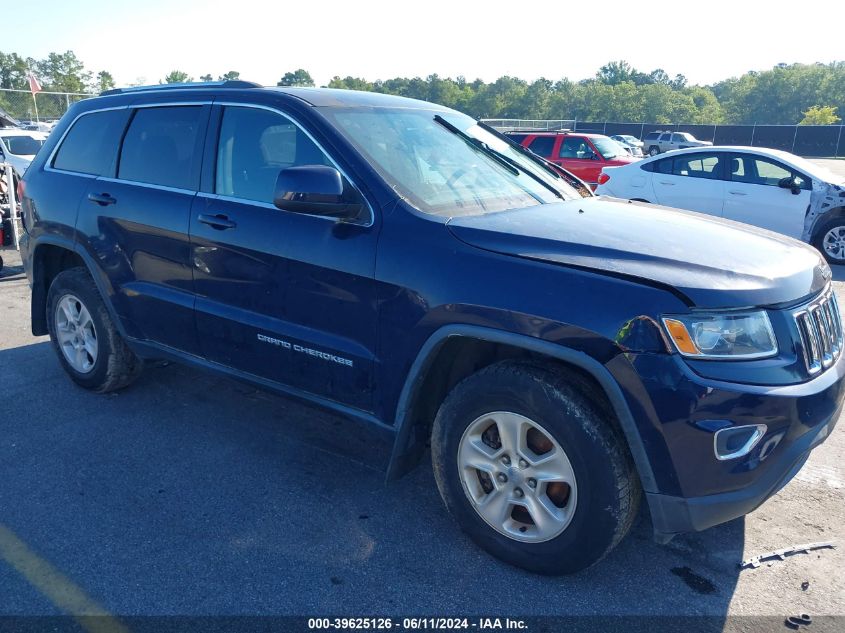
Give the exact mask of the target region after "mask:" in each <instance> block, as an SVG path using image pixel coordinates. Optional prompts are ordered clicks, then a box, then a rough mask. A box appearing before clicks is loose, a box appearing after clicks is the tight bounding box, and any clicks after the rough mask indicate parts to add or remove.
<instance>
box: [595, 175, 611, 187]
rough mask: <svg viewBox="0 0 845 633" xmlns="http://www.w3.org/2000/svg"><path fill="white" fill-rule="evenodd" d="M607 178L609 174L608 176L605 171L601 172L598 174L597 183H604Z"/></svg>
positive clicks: (608, 178)
mask: <svg viewBox="0 0 845 633" xmlns="http://www.w3.org/2000/svg"><path fill="white" fill-rule="evenodd" d="M608 180H610V176H608V175H607V174H606V173H604V172H602V173H600V174H599V179H598V183H599V184H600V185H603V184H604V183H606V182H607V181H608Z"/></svg>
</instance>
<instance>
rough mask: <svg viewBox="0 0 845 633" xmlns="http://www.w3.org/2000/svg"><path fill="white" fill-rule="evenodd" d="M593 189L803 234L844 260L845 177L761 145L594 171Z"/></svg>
mask: <svg viewBox="0 0 845 633" xmlns="http://www.w3.org/2000/svg"><path fill="white" fill-rule="evenodd" d="M599 183H600V184H599V186H598V189H597V193H599V194H601V195H609V196H614V197H617V198H628V199H632V200H639V201H643V202H655V203H658V204H662V205H666V206H669V207H677V208H679V209H689V210H690V211H699V212H701V213H707V214H710V215H715V216H718V217H721V218H726V219H729V220H736V221H737V222H745V223H746V224H753V225H754V226H759V227H762V228H764V229H769V230H770V231H775V232H777V233H783V234H784V235H788V236H790V237H794V238H796V239H799V240H803V241H804V242H807V243H809V244H812V245H813V246H815V247H816V248H817V249H818V250H820V251H821V252H822V253H823V254H824V256H825V257H826V258H827V260H828V261H829V262H831V263H834V264H845V178H843V177H842V176H837V175H835V174H833V173H832V172H831V171H829V170H827V169H824V168H822V167H819V166H818V165H815V164H814V163H811V162H810V161H808V160H806V159H804V158H801V157H800V156H796V155H795V154H790V153H788V152H782V151H779V150H774V149H765V148H761V147H711V148H707V150H705V151H702V150H699V149H686V150H680V151H677V152H672V153H671V154H668V155H666V156H665V157H663V156H660V157H658V158H648V159H645V160H643V161H642V162H641V163H638V164H637V165H635V166H633V168H628V167H623V168H611V169H607V170H605V171H604V172H603V173H602V175H600V176H599Z"/></svg>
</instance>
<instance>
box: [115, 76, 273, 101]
mask: <svg viewBox="0 0 845 633" xmlns="http://www.w3.org/2000/svg"><path fill="white" fill-rule="evenodd" d="M263 87H264V86H262V85H261V84H257V83H255V82H254V81H243V80H241V79H228V80H226V81H192V82H188V83H175V84H154V85H152V86H130V87H128V88H112V89H111V90H104V91H103V92H101V93H100V96H101V97H102V96H104V95H120V94H126V93H131V92H145V91H147V90H181V89H186V88H228V89H238V88H241V89H242V88H263Z"/></svg>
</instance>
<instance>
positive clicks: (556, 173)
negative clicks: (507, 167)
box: [476, 121, 563, 180]
mask: <svg viewBox="0 0 845 633" xmlns="http://www.w3.org/2000/svg"><path fill="white" fill-rule="evenodd" d="M476 124H477V125H478V127H480V128H481V129H482V130H484V131H485V132H489V133H490V134H492V135H493V136H495V137H496V138H498V139H499V140H501V141H504V142H506V143H508V144H509V145H510V146H511V147H513V148H514V149H515V150H516V151H518V152H519V153H520V154H524V155H525V156H527V157H528V158H530V159H531V160H533V161H534V162H535V163H537V164H538V165H540V167H542V168H543V169H545V170H546V171H547V172H549V173H550V174H551V175H552V176H554V177H555V178H557V179H558V180H560V179H561V178H563V176H561V174H560V172H559V171H558V170H557V169H555V164H554V163H550V162H549V161H547V160H546V159H545V158H543V157H542V156H540V155H539V154H535V153H534V152H532V151H531V150H530V149H528V148H527V147H523V146H522V145H520V144H519V143H516V142H515V141H513V140H512V139H510V138H508V137H507V136H506V135H504V134H502V133H501V132H500V131H499V130H497V129H496V128H494V127H492V126H490V125H487V124H486V123H485V122H484V121H476Z"/></svg>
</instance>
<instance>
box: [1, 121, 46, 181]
mask: <svg viewBox="0 0 845 633" xmlns="http://www.w3.org/2000/svg"><path fill="white" fill-rule="evenodd" d="M46 140H47V135H46V134H44V133H43V132H30V131H28V130H19V129H16V128H0V163H11V165H12V167H13V168H14V170H15V172H16V173H17V174H18V176H22V175H23V173H24V172H25V171H26V168H27V167H29V164H30V163H31V162H32V159H33V158H35V154H36V153H37V152H38V150H39V149H41V146H42V145H44V141H46Z"/></svg>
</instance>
